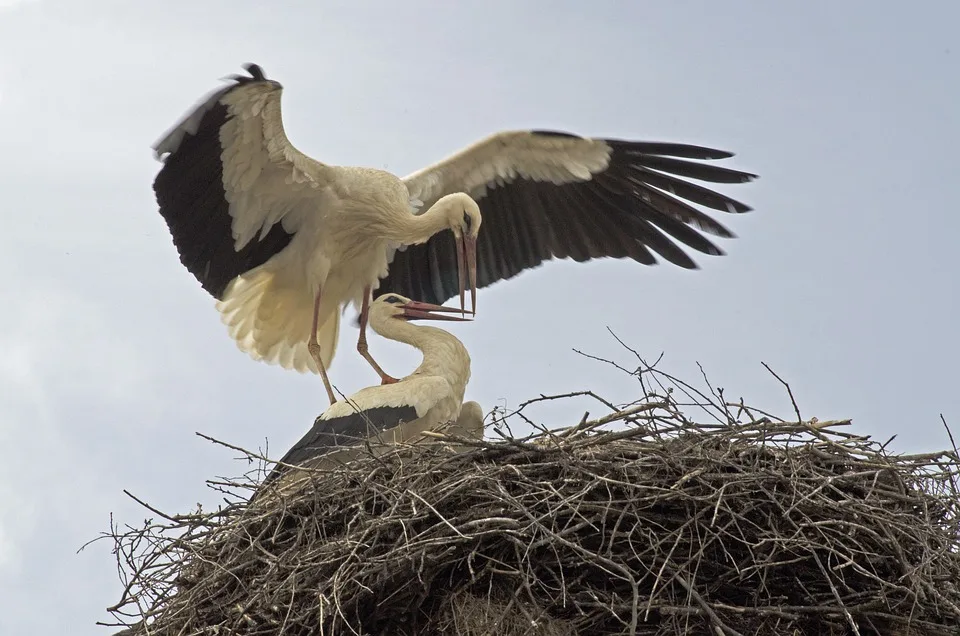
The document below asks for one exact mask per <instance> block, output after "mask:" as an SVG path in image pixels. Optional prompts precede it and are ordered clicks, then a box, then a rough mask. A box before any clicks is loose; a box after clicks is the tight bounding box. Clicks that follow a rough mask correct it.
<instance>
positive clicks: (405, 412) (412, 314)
mask: <svg viewBox="0 0 960 636" xmlns="http://www.w3.org/2000/svg"><path fill="white" fill-rule="evenodd" d="M457 311H458V310H457V309H455V308H453V307H441V306H437V305H433V304H430V303H422V302H417V301H414V300H410V299H409V298H405V297H403V296H400V295H399V294H384V295H381V296H380V297H378V298H377V299H376V300H375V301H373V303H372V304H371V305H370V328H371V329H373V331H375V332H376V333H378V334H380V335H381V336H383V337H385V338H388V339H390V340H395V341H398V342H403V343H405V344H409V345H411V346H413V347H416V348H417V349H419V350H420V352H421V354H422V355H423V361H422V362H421V363H420V366H418V367H417V368H416V369H415V370H414V371H413V373H411V374H410V375H408V376H406V377H404V378H402V379H400V380H399V381H397V382H396V383H390V384H387V385H378V386H371V387H366V388H364V389H360V390H359V391H357V392H356V393H354V394H353V395H351V396H350V397H348V398H346V399H344V400H341V401H339V402H337V403H336V404H333V405H331V406H330V407H329V408H328V409H327V410H326V411H324V413H323V414H321V415H320V417H318V418H317V419H316V421H315V422H314V425H313V427H312V428H311V429H310V431H308V432H307V434H306V435H304V436H303V438H301V439H300V441H298V442H297V443H296V444H294V445H293V447H292V448H291V449H290V450H289V451H287V453H286V454H285V455H284V456H283V458H282V459H281V460H280V462H279V464H278V466H277V468H275V469H274V471H273V472H271V473H270V474H269V475H268V476H267V478H266V479H265V480H264V486H266V485H267V484H270V483H272V482H273V481H274V480H276V479H278V478H280V477H281V476H282V475H285V474H288V473H289V470H290V467H307V468H320V467H324V466H332V465H336V464H339V463H342V462H346V461H348V460H349V459H351V458H354V457H356V456H357V455H358V454H359V453H361V452H365V450H366V449H368V448H370V449H371V450H374V452H376V449H377V448H379V449H380V450H381V451H382V450H383V449H388V448H390V447H391V446H394V445H396V444H401V443H410V442H413V441H416V440H418V439H419V438H420V437H421V436H422V435H421V434H422V433H423V432H424V431H442V432H445V433H448V434H452V435H458V436H462V437H468V438H475V439H480V438H482V437H483V410H482V409H481V408H480V405H479V404H478V403H477V402H473V401H470V402H466V403H464V402H463V397H464V393H465V392H466V388H467V383H468V382H469V380H470V354H469V353H468V352H467V349H466V347H464V345H463V343H462V342H460V340H459V339H458V338H457V337H456V336H454V335H453V334H451V333H449V332H447V331H445V330H443V329H439V328H437V327H431V326H426V325H415V324H411V321H416V320H456V321H468V320H470V319H469V318H462V317H460V316H449V315H444V312H447V313H449V312H457ZM299 474H300V476H302V473H299ZM283 487H284V488H286V485H285V484H284V485H283ZM261 489H262V488H261Z"/></svg>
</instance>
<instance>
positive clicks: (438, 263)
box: [379, 131, 756, 303]
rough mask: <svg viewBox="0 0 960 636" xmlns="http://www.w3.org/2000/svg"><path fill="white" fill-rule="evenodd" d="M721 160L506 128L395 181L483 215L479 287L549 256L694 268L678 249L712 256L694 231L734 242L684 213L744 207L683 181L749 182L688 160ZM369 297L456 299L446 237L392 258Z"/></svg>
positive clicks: (692, 151)
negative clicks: (462, 202) (469, 203)
mask: <svg viewBox="0 0 960 636" xmlns="http://www.w3.org/2000/svg"><path fill="white" fill-rule="evenodd" d="M731 156H733V155H732V153H729V152H725V151H722V150H715V149H712V148H705V147H701V146H692V145H687V144H676V143H661V142H644V141H623V140H618V139H598V138H585V137H578V136H575V135H571V134H569V133H564V132H551V131H516V132H503V133H499V134H496V135H493V136H491V137H489V138H487V139H484V140H482V141H480V142H478V143H476V144H474V145H472V146H469V147H467V148H466V149H464V150H462V151H460V152H458V153H457V154H454V155H452V156H450V157H448V158H447V159H445V160H443V161H441V162H439V163H437V164H435V165H433V166H430V167H428V168H425V169H423V170H421V171H419V172H416V173H414V174H412V175H410V176H408V177H406V178H405V179H404V181H405V182H406V184H407V188H408V189H409V191H410V195H411V197H413V198H417V199H420V200H421V201H423V203H424V205H423V209H427V208H429V206H430V205H432V204H433V203H434V202H435V201H436V200H437V199H439V198H440V197H442V196H444V195H446V194H450V193H453V192H466V193H468V194H470V195H471V196H472V197H474V199H476V201H477V203H478V204H479V205H480V210H481V212H482V214H483V225H482V227H481V229H480V235H479V237H478V239H477V286H478V287H486V286H488V285H491V284H493V283H495V282H497V281H499V280H504V279H508V278H512V277H513V276H516V275H517V274H519V273H520V272H522V271H524V270H526V269H530V268H533V267H537V266H538V265H540V264H541V263H543V262H544V261H547V260H550V259H553V258H572V259H574V260H576V261H587V260H590V259H594V258H603V257H613V258H632V259H633V260H635V261H637V262H639V263H643V264H645V265H652V264H654V263H656V262H657V260H656V256H655V255H657V256H660V257H662V258H664V259H666V260H667V261H669V262H671V263H674V264H676V265H679V266H680V267H684V268H688V269H694V268H696V267H697V265H696V263H695V262H694V261H693V259H691V258H690V256H689V255H687V253H686V252H685V251H684V249H683V247H682V246H686V247H689V248H692V249H694V250H696V251H698V252H702V253H705V254H713V255H720V254H722V253H723V252H722V251H721V250H720V248H719V247H717V246H716V245H714V244H713V243H712V242H711V241H710V240H709V239H707V237H706V236H704V234H703V233H707V234H713V235H714V236H719V237H723V238H732V237H733V233H732V232H730V231H729V230H727V229H726V228H725V227H724V226H723V225H721V224H720V223H719V222H717V221H716V220H714V219H713V218H712V217H710V216H709V215H708V214H706V213H705V212H704V211H702V210H700V209H698V208H697V207H694V204H696V205H700V206H704V207H706V208H710V209H713V210H719V211H723V212H735V213H739V212H747V211H749V210H750V207H748V206H747V205H744V204H743V203H740V202H739V201H736V200H734V199H731V198H730V197H727V196H725V195H723V194H720V193H717V192H714V191H712V190H709V189H707V188H705V187H703V186H700V185H697V184H695V183H691V182H689V181H687V180H686V179H697V180H700V181H710V182H715V183H743V182H747V181H751V180H752V179H754V178H755V177H756V175H753V174H750V173H747V172H741V171H738V170H732V169H730V168H724V167H720V166H714V165H710V164H705V163H699V162H696V161H691V160H693V159H700V160H712V159H723V158H728V157H731ZM678 243H679V244H678ZM379 291H380V292H396V293H400V294H403V295H404V296H407V297H409V298H416V299H418V300H422V301H426V302H432V303H442V302H444V301H445V300H447V299H449V298H451V297H453V296H454V295H456V294H457V293H458V291H459V286H458V278H457V255H456V248H455V245H454V240H453V237H452V235H451V233H450V232H441V233H439V234H437V235H435V236H434V237H433V238H431V239H430V240H429V241H427V242H426V243H423V244H421V245H414V246H408V247H406V248H404V249H401V250H399V251H397V252H396V253H395V254H394V255H393V260H392V263H391V265H390V270H389V273H388V275H387V276H386V277H385V278H383V280H381V282H380V287H379Z"/></svg>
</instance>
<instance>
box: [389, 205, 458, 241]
mask: <svg viewBox="0 0 960 636" xmlns="http://www.w3.org/2000/svg"><path fill="white" fill-rule="evenodd" d="M381 219H382V222H383V224H384V225H383V227H382V228H380V229H381V233H382V235H383V236H385V237H388V238H389V239H390V240H393V241H396V242H398V243H401V244H403V245H418V244H420V243H426V242H427V241H428V240H430V238H431V237H432V236H433V235H434V234H438V233H439V232H442V231H443V230H446V229H447V228H449V226H450V223H449V221H448V220H447V211H446V206H443V205H439V204H438V203H435V204H434V205H432V206H430V209H429V210H427V211H426V212H424V213H423V214H405V215H389V216H382V217H381Z"/></svg>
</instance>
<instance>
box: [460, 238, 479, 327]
mask: <svg viewBox="0 0 960 636" xmlns="http://www.w3.org/2000/svg"><path fill="white" fill-rule="evenodd" d="M456 242H457V277H458V278H459V280H460V313H461V314H465V313H466V311H467V308H466V301H465V298H464V296H465V294H466V288H467V285H466V283H467V280H466V279H467V277H469V281H470V313H471V314H474V315H476V313H477V237H475V236H463V237H459V238H457V239H456Z"/></svg>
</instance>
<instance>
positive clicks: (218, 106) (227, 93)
mask: <svg viewBox="0 0 960 636" xmlns="http://www.w3.org/2000/svg"><path fill="white" fill-rule="evenodd" d="M244 68H245V69H246V70H247V71H248V72H249V73H250V75H249V76H240V75H235V76H232V77H230V78H227V79H229V80H231V83H230V84H229V85H228V86H226V87H224V88H221V89H219V90H217V91H214V92H213V93H211V94H209V95H208V96H207V97H205V98H204V99H203V100H202V101H201V102H200V103H199V104H198V105H197V106H195V107H194V108H193V109H192V110H191V111H190V112H189V113H188V114H187V115H186V116H185V117H184V118H183V119H182V120H181V121H180V122H178V123H177V124H176V125H175V126H174V127H173V128H171V129H170V130H169V131H168V132H167V133H166V134H165V135H164V136H163V137H162V138H161V139H160V141H158V142H157V143H156V144H155V145H154V147H153V148H154V151H155V153H156V156H157V158H158V159H160V160H161V161H163V167H162V168H161V169H160V172H159V174H157V177H156V179H155V180H154V184H153V188H154V192H155V193H156V197H157V203H158V204H159V206H160V214H161V215H162V216H163V218H164V220H165V221H166V223H167V227H168V228H169V229H170V233H171V235H172V236H173V242H174V244H175V245H176V248H177V251H178V252H179V254H180V260H181V262H182V263H183V264H184V266H185V267H186V268H187V269H188V270H189V271H190V272H191V273H192V274H193V275H194V276H195V277H196V278H197V280H198V281H199V282H200V284H201V285H202V286H203V288H204V289H205V290H206V291H207V292H209V293H210V294H211V295H212V296H214V297H215V298H217V299H218V300H221V299H222V297H223V293H224V291H225V290H226V288H227V285H228V284H229V283H230V281H231V280H233V279H234V278H236V277H237V276H239V275H240V274H242V273H244V272H246V271H249V270H251V269H253V268H254V267H257V266H258V265H262V264H263V263H265V262H266V261H268V260H269V259H270V258H271V257H273V256H274V255H276V254H277V253H278V252H280V251H281V250H282V249H284V248H285V247H286V246H287V245H288V244H289V243H290V241H291V239H292V237H293V235H294V233H295V232H296V231H297V229H298V228H299V226H300V223H301V219H302V218H303V215H304V213H308V212H309V211H310V210H311V209H315V206H317V205H320V197H321V196H322V194H323V190H324V188H325V186H326V184H327V182H328V180H329V178H330V168H329V167H328V166H325V165H324V164H322V163H320V162H318V161H315V160H314V159H311V158H310V157H307V156H306V155H304V154H303V153H301V152H300V151H299V150H297V149H296V148H295V147H294V146H293V145H292V144H291V143H290V141H289V140H288V139H287V136H286V134H285V133H284V130H283V120H282V118H281V113H280V98H281V94H282V92H283V87H282V86H281V85H280V84H279V83H278V82H275V81H272V80H268V79H267V78H266V77H265V76H264V74H263V70H262V69H261V68H260V67H259V66H257V65H256V64H247V65H245V67H244Z"/></svg>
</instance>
